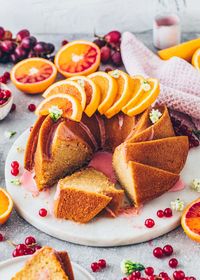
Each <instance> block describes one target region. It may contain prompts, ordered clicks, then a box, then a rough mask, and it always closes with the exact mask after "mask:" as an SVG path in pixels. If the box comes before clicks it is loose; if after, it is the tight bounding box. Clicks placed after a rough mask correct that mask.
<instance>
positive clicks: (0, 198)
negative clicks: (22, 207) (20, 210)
mask: <svg viewBox="0 0 200 280" xmlns="http://www.w3.org/2000/svg"><path fill="white" fill-rule="evenodd" d="M12 209H13V201H12V198H11V196H10V195H9V193H8V192H7V191H6V190H4V189H3V188H0V224H4V223H5V222H6V221H7V220H8V219H9V217H10V214H11V212H12Z"/></svg>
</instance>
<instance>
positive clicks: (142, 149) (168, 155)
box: [115, 136, 189, 174]
mask: <svg viewBox="0 0 200 280" xmlns="http://www.w3.org/2000/svg"><path fill="white" fill-rule="evenodd" d="M188 150H189V141H188V137H187V136H177V137H168V138H163V139H158V140H152V141H147V142H139V143H126V142H125V143H123V144H121V145H120V146H118V147H117V148H116V150H115V154H116V155H115V156H116V157H119V158H121V157H122V156H124V160H125V161H126V162H129V161H136V162H139V163H142V164H146V165H150V166H153V167H157V168H160V169H163V170H165V171H169V172H172V173H176V174H179V173H180V172H181V170H182V169H183V167H184V165H185V162H186V159H187V155H188ZM119 153H122V155H121V156H119V155H118V154H119Z"/></svg>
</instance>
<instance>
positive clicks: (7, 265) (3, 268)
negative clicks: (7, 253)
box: [0, 256, 95, 280]
mask: <svg viewBox="0 0 200 280" xmlns="http://www.w3.org/2000/svg"><path fill="white" fill-rule="evenodd" d="M29 258H30V256H24V257H17V258H15V259H9V260H6V261H4V262H1V263H0V274H1V279H3V280H11V279H12V277H13V276H14V275H15V273H16V272H18V271H19V270H20V269H21V268H22V267H23V266H24V264H25V262H26V261H27V260H28V259H29ZM72 267H73V271H74V277H75V279H76V280H95V279H94V278H93V277H92V276H91V275H90V274H89V273H88V272H87V271H86V270H85V269H84V268H83V267H81V266H80V265H78V264H76V263H73V262H72Z"/></svg>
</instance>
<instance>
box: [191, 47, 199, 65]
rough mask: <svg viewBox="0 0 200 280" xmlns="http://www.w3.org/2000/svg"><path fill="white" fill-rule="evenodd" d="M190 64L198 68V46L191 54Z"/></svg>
mask: <svg viewBox="0 0 200 280" xmlns="http://www.w3.org/2000/svg"><path fill="white" fill-rule="evenodd" d="M192 65H193V66H194V67H195V68H196V69H198V70H200V48H199V49H197V50H196V51H195V52H194V54H193V56H192Z"/></svg>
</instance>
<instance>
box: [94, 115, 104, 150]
mask: <svg viewBox="0 0 200 280" xmlns="http://www.w3.org/2000/svg"><path fill="white" fill-rule="evenodd" d="M95 117H96V119H97V122H98V125H99V130H100V136H101V147H102V148H103V146H104V145H105V142H106V130H105V124H104V121H103V119H102V118H100V117H99V116H98V115H97V114H96V115H95Z"/></svg>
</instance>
